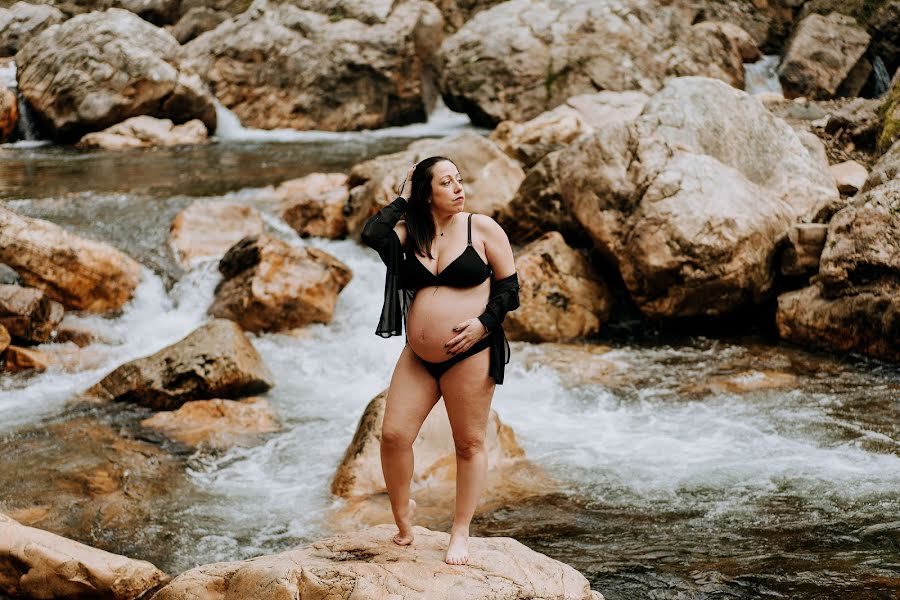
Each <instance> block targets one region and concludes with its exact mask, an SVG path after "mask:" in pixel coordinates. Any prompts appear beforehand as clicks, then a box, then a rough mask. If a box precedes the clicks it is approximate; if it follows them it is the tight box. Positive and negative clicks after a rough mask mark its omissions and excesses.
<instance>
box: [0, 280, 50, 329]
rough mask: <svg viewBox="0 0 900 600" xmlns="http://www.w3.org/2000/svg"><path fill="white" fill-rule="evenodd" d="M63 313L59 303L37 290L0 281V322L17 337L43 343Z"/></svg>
mask: <svg viewBox="0 0 900 600" xmlns="http://www.w3.org/2000/svg"><path fill="white" fill-rule="evenodd" d="M64 315H65V309H63V307H62V304H60V303H59V302H54V301H53V300H51V299H50V298H48V297H47V295H46V294H44V292H42V291H41V290H38V289H34V288H26V287H20V286H18V285H2V284H0V325H3V326H4V327H6V329H7V331H9V333H10V334H12V335H13V336H15V337H16V338H18V339H19V340H24V341H26V342H32V343H41V342H46V341H47V340H49V339H50V337H51V335H52V334H53V330H54V328H55V327H56V326H57V325H58V324H59V322H60V321H62V319H63V316H64Z"/></svg>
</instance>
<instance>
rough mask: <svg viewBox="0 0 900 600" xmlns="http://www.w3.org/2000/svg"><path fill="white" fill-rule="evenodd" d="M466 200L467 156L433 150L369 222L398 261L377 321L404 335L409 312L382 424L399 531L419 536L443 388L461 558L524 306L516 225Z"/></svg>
mask: <svg viewBox="0 0 900 600" xmlns="http://www.w3.org/2000/svg"><path fill="white" fill-rule="evenodd" d="M410 177H411V178H412V181H411V182H410V184H409V185H408V184H407V182H408V181H409V179H410ZM404 190H407V191H406V195H404ZM465 201H466V197H465V192H464V191H463V185H462V178H461V177H460V174H459V170H458V169H457V168H456V165H455V164H453V162H452V161H450V160H449V159H446V158H443V157H440V156H435V157H431V158H427V159H425V160H423V161H421V162H419V163H418V164H417V165H414V166H413V167H412V168H411V169H410V170H409V173H407V176H406V179H405V180H404V184H403V187H402V188H401V190H400V197H398V198H397V199H396V200H394V202H393V203H391V204H390V205H388V206H386V207H385V208H383V209H382V210H381V211H380V212H379V213H378V214H376V215H375V216H374V217H372V218H371V219H369V220H368V221H367V222H366V225H365V228H364V229H363V233H362V239H363V242H364V243H366V244H367V245H369V246H371V247H372V248H374V249H375V250H377V251H378V254H379V255H380V256H381V259H382V260H383V261H384V263H385V265H386V266H387V280H386V283H385V292H384V294H385V297H384V307H383V308H382V311H381V320H380V321H379V324H378V329H377V330H376V333H377V334H378V335H381V336H383V337H389V336H393V335H401V334H402V333H403V331H402V323H403V321H404V320H405V321H406V346H405V347H404V348H403V352H402V353H401V354H400V358H399V360H398V361H397V366H396V367H395V368H394V375H393V377H392V378H391V385H390V388H389V389H388V393H387V401H386V406H385V412H384V425H383V427H382V434H381V466H382V469H383V471H384V481H385V484H386V486H387V490H388V495H389V496H390V499H391V508H392V510H393V512H394V520H395V521H396V523H397V528H398V529H399V531H398V533H397V535H395V536H394V542H395V543H397V544H400V545H407V544H411V543H412V541H413V529H412V524H413V514H414V512H415V508H416V503H415V501H414V500H412V499H411V498H410V497H409V495H410V494H409V484H410V481H411V480H412V474H413V452H412V444H413V442H414V441H415V439H416V436H417V435H418V433H419V429H420V428H421V426H422V423H423V422H424V421H425V417H427V416H428V413H429V412H431V409H432V408H433V407H434V405H435V404H436V403H437V401H438V400H439V399H440V398H441V397H442V396H443V398H444V404H445V405H446V407H447V416H448V417H449V418H450V427H451V429H452V431H453V441H454V444H455V446H456V510H455V513H454V516H453V527H452V529H451V531H450V545H449V547H448V548H447V556H446V559H445V560H446V562H448V563H450V564H454V565H462V564H466V562H468V560H469V549H468V548H469V523H470V522H471V521H472V515H473V514H474V512H475V506H476V504H477V503H478V498H479V496H480V495H481V492H482V490H483V489H484V485H485V480H486V479H487V456H486V455H485V451H484V439H485V432H486V428H487V421H488V414H489V412H490V408H491V398H492V397H493V395H494V386H495V384H500V383H503V370H504V365H505V364H506V363H507V362H508V359H509V345H508V344H507V343H506V336H505V335H504V333H503V328H502V323H503V318H504V316H505V315H506V313H507V312H508V311H510V310H515V309H516V308H517V307H518V306H519V282H518V279H517V277H516V273H515V270H516V268H515V263H514V262H513V254H512V249H511V248H510V245H509V240H508V239H507V237H506V234H505V233H504V231H503V229H501V228H500V226H499V225H497V223H496V222H495V221H494V220H493V219H491V218H490V217H487V216H485V215H473V214H470V213H465V212H463V208H464V206H465ZM492 274H493V277H492Z"/></svg>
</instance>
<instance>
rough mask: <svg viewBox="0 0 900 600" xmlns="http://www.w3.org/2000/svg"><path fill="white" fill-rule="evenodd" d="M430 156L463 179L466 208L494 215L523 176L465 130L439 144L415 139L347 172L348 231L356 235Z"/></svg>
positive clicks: (500, 154) (510, 162)
mask: <svg viewBox="0 0 900 600" xmlns="http://www.w3.org/2000/svg"><path fill="white" fill-rule="evenodd" d="M429 156H445V157H447V158H449V159H451V160H452V161H453V162H454V164H456V166H457V168H459V172H460V173H461V174H462V176H463V180H464V185H465V189H466V207H465V208H466V210H467V211H469V212H474V213H481V214H486V215H489V216H493V215H495V214H497V212H498V211H499V210H501V209H502V208H503V207H504V206H505V205H506V204H508V203H509V201H510V199H511V198H512V197H513V195H514V194H515V193H516V190H517V189H518V188H519V184H521V183H522V180H523V179H524V178H525V173H524V172H523V171H522V168H521V167H520V166H519V165H518V164H517V163H516V162H515V161H514V160H512V159H511V158H510V157H508V156H507V155H506V154H504V153H503V151H502V150H500V149H499V148H498V147H497V145H496V144H494V143H493V142H491V141H490V140H488V139H485V138H483V137H482V136H480V135H478V134H476V133H473V132H465V133H460V134H458V135H454V136H451V137H447V138H443V139H440V140H419V141H417V142H413V143H412V144H410V145H409V147H408V148H407V149H406V150H404V151H402V152H396V153H394V154H385V155H382V156H379V157H377V158H373V159H371V160H367V161H365V162H363V163H360V164H358V165H356V166H355V167H353V169H352V170H351V171H350V180H349V181H348V185H349V186H350V201H349V202H348V204H347V206H348V214H349V216H348V217H347V227H348V229H349V231H350V233H351V234H353V235H354V236H358V235H359V233H360V231H362V227H363V224H364V223H365V221H366V219H368V218H369V217H370V216H372V215H373V214H375V213H376V212H378V211H379V210H380V209H381V208H382V207H383V206H386V205H387V204H390V203H391V202H392V201H393V200H394V198H396V197H397V190H398V189H399V188H400V184H401V183H402V182H403V178H404V177H406V173H407V171H409V167H410V166H411V165H413V164H414V163H416V162H418V161H420V160H422V159H423V158H427V157H429Z"/></svg>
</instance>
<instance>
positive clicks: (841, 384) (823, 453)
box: [0, 114, 900, 599]
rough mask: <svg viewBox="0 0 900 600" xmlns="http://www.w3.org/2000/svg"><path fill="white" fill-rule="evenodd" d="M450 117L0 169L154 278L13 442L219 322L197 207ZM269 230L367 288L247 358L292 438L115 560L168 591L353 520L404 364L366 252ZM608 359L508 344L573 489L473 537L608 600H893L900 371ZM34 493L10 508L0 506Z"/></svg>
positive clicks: (709, 345) (151, 527)
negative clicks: (568, 568)
mask: <svg viewBox="0 0 900 600" xmlns="http://www.w3.org/2000/svg"><path fill="white" fill-rule="evenodd" d="M226 116H227V115H226ZM444 117H446V120H444V121H440V120H439V121H438V122H437V123H439V125H436V124H435V123H432V124H431V125H430V126H419V127H418V128H417V129H406V128H402V129H401V130H395V131H393V132H387V133H386V134H385V133H384V132H382V133H379V134H373V133H356V134H316V133H306V134H300V133H297V132H275V133H270V134H266V133H262V132H254V131H247V130H244V129H243V128H241V127H240V126H239V124H235V123H233V122H232V123H230V124H229V122H228V120H227V119H223V120H222V121H220V122H221V123H223V128H222V129H221V130H220V133H219V135H220V136H221V137H220V139H219V140H218V141H217V142H216V143H214V144H211V145H208V146H201V147H195V148H188V149H177V150H164V149H162V150H161V149H155V150H142V151H126V152H119V153H116V152H106V151H77V150H74V149H71V148H62V147H58V146H42V147H37V148H35V147H21V146H6V147H0V181H2V187H0V196H2V197H4V198H6V200H5V201H4V204H5V205H6V206H7V207H9V208H11V209H13V210H16V211H18V212H21V213H22V214H27V215H31V216H38V217H41V218H46V219H49V220H51V221H54V222H57V223H60V224H62V225H64V226H66V227H67V228H70V229H72V230H73V231H77V232H79V233H81V234H83V235H86V236H90V237H93V238H96V239H100V240H103V241H106V242H109V243H111V244H113V245H115V246H117V247H119V248H121V249H123V250H124V251H126V252H128V253H129V254H130V255H132V256H134V257H135V258H136V259H138V260H139V261H141V262H142V264H144V265H145V267H146V269H145V271H144V278H143V282H142V283H141V285H140V287H139V288H138V291H137V294H136V296H135V298H134V300H132V302H131V303H129V305H128V306H127V307H126V309H125V310H124V311H123V313H122V314H121V315H119V316H117V317H115V318H109V319H104V318H99V317H84V316H81V317H79V316H76V315H72V314H70V315H68V316H67V317H66V318H67V320H69V321H70V322H74V323H79V324H82V325H87V326H88V327H90V328H91V329H92V330H94V331H96V332H98V334H99V336H100V337H101V339H102V341H100V342H98V343H97V344H94V345H93V347H92V352H93V355H94V357H95V364H94V365H93V367H92V368H90V369H87V370H82V371H80V372H76V373H66V372H63V371H61V370H59V369H51V370H49V371H47V372H45V373H42V374H37V375H33V376H26V375H15V376H10V375H3V376H2V378H0V437H2V438H4V439H6V440H12V441H13V442H15V443H16V444H20V445H21V447H23V448H26V449H27V448H28V444H29V443H32V442H31V441H30V440H31V437H30V436H28V435H25V434H24V433H22V432H25V431H27V429H28V428H29V427H34V426H36V425H38V426H39V425H40V424H41V423H43V422H45V421H48V420H51V419H55V418H60V416H61V415H65V414H66V411H67V410H68V409H67V407H66V402H67V400H68V399H69V398H71V397H72V396H73V395H74V394H75V393H77V392H78V391H80V390H82V389H84V388H86V387H87V386H89V385H91V384H92V383H94V382H96V381H97V380H98V379H100V378H101V377H102V376H103V375H104V374H105V373H107V372H108V371H109V370H111V369H112V368H113V367H114V366H116V365H118V364H121V363H123V362H125V361H127V360H130V359H132V358H135V357H138V356H143V355H147V354H150V353H152V352H154V351H156V350H158V349H160V348H162V347H164V346H165V345H167V344H170V343H172V342H174V341H176V340H177V339H179V338H181V337H182V336H184V335H186V334H187V333H189V332H190V331H191V330H193V329H194V328H196V327H197V326H198V325H200V324H201V323H202V322H204V320H205V319H206V316H205V311H206V308H207V306H208V305H209V303H210V299H211V298H212V293H213V289H214V287H215V285H216V283H217V281H218V278H219V274H218V272H217V271H216V269H215V264H214V263H213V262H209V263H204V264H200V265H197V266H196V267H194V268H192V269H191V270H189V271H182V270H181V269H180V268H179V267H178V266H177V265H175V263H174V261H173V259H172V257H171V254H170V250H169V249H168V244H167V242H166V238H167V235H168V226H169V223H170V222H171V219H172V218H173V217H174V216H175V214H177V212H178V211H179V210H181V209H182V208H183V207H185V206H187V205H188V203H190V202H191V201H193V200H195V199H197V198H207V199H212V200H223V201H224V200H229V201H236V202H243V203H247V204H251V205H256V206H260V207H261V208H264V206H261V205H258V204H257V203H256V198H257V197H258V196H259V193H258V188H259V187H260V186H263V185H269V184H273V183H278V182H279V181H281V180H283V179H287V178H290V177H297V176H300V175H303V174H305V173H309V172H313V171H319V170H347V169H349V167H350V166H352V165H353V164H354V163H356V162H358V161H360V160H363V159H364V158H366V157H368V156H372V155H375V154H379V153H383V152H388V151H392V150H395V149H397V148H401V147H403V146H405V145H406V144H407V143H408V142H409V141H410V140H411V139H414V138H416V137H420V136H423V135H443V134H445V133H446V132H447V131H450V130H459V129H460V128H463V127H465V125H464V124H461V123H460V122H459V120H458V117H455V116H454V115H452V114H445V115H444ZM266 222H267V224H268V226H269V227H270V228H271V230H272V232H273V233H274V234H276V235H282V236H284V237H285V238H286V239H289V240H290V241H291V243H294V244H303V243H309V244H312V245H314V246H317V247H319V248H322V249H324V250H326V251H328V252H330V253H332V254H333V255H335V256H337V257H338V258H339V259H341V260H342V261H344V262H345V263H347V264H348V265H349V266H350V267H351V269H352V270H353V273H354V276H353V280H352V281H351V283H350V285H349V286H348V287H347V288H346V289H345V290H344V291H343V292H342V294H341V295H340V297H339V301H338V306H337V310H336V313H335V319H334V321H333V322H332V323H331V324H329V325H316V326H312V327H309V328H307V330H306V331H305V332H304V333H303V335H299V336H295V335H286V334H265V335H260V336H251V339H252V341H253V344H254V346H255V347H256V348H257V350H258V351H259V352H260V353H261V355H262V357H263V360H264V361H265V363H266V364H267V366H268V367H269V368H270V369H271V371H272V372H273V374H274V378H275V381H276V387H275V388H273V389H272V390H271V391H270V392H269V393H268V395H267V398H268V399H269V401H270V402H271V403H272V405H273V406H274V408H275V409H276V411H277V412H278V414H279V416H280V418H281V420H282V423H283V425H284V429H283V430H282V431H281V432H279V433H277V434H273V435H271V436H269V437H268V438H267V439H266V440H265V442H264V443H263V444H261V445H259V446H256V447H252V448H241V449H234V450H231V451H228V452H226V453H224V454H222V455H218V456H215V455H208V454H197V455H193V456H190V457H188V459H187V473H188V479H189V481H190V483H191V486H192V487H191V489H192V490H193V491H191V492H190V493H187V494H184V495H179V496H177V497H173V499H172V501H171V503H170V504H168V505H167V508H166V510H165V511H163V512H161V513H159V514H156V515H153V517H152V518H151V519H149V520H148V522H146V523H145V524H144V526H143V527H142V529H141V530H140V531H135V532H133V535H132V536H131V537H130V539H129V541H128V542H127V543H122V544H121V545H120V546H119V547H117V548H112V549H113V550H114V551H120V552H123V553H126V554H128V555H130V556H135V557H138V558H145V559H147V560H151V561H152V562H154V563H155V564H157V565H158V566H160V567H161V568H163V569H164V570H166V571H167V572H169V573H178V572H180V571H183V570H185V569H188V568H190V567H193V566H195V565H198V564H203V563H207V562H213V561H218V560H234V559H241V558H246V557H250V556H254V555H257V554H261V553H272V552H276V551H279V550H283V549H286V548H289V547H292V546H294V545H297V544H301V543H306V542H309V541H312V540H314V539H316V538H317V537H321V536H323V535H327V534H328V533H329V532H330V525H329V519H328V515H329V513H330V511H331V510H332V509H334V508H335V506H336V505H338V504H339V503H337V502H336V500H335V499H334V498H333V497H332V496H331V494H330V492H329V482H330V479H331V477H332V475H333V473H334V469H335V467H336V465H337V463H338V461H339V460H340V458H341V455H342V453H343V451H344V449H345V448H346V446H347V444H348V443H349V441H350V439H351V437H352V435H353V432H354V430H355V427H356V424H357V421H358V419H359V416H360V415H361V413H362V410H363V408H364V407H365V405H366V403H367V402H368V401H369V400H370V399H371V398H372V397H373V396H374V395H376V394H377V393H378V392H379V391H381V390H382V389H383V388H384V387H385V386H386V385H387V382H388V380H389V377H390V373H391V369H392V367H393V362H394V359H395V357H396V356H397V355H398V354H399V352H400V350H401V347H402V341H401V340H399V339H392V340H383V339H381V338H379V337H377V336H375V335H373V331H374V327H375V322H376V320H377V317H378V312H379V310H380V300H379V297H380V290H381V289H382V286H383V278H382V273H383V272H382V267H381V263H380V262H379V261H378V259H377V257H376V256H375V255H374V253H373V252H371V251H369V250H367V249H364V248H362V247H360V246H359V245H358V244H356V243H355V242H353V241H349V240H345V241H327V240H318V239H312V240H309V241H307V242H303V241H301V240H299V239H297V238H296V237H295V236H293V234H292V232H291V230H290V229H289V228H288V227H287V226H286V225H285V224H284V223H283V222H282V221H280V219H278V218H277V216H275V215H272V214H266ZM598 342H602V340H598ZM605 343H608V344H610V345H609V347H608V348H606V347H601V346H599V345H596V344H594V345H588V346H583V347H569V348H563V347H557V346H542V345H535V344H524V343H515V344H513V361H512V363H511V364H510V367H509V371H508V374H507V383H506V384H505V385H503V386H500V387H498V389H497V393H496V395H495V401H494V407H495V408H496V409H497V411H498V412H499V414H500V416H501V418H502V419H503V420H504V421H505V422H507V423H509V424H510V425H511V426H512V427H513V428H514V430H515V431H516V434H517V436H518V438H519V441H520V443H521V444H522V446H523V447H524V448H525V450H526V452H527V455H528V457H529V458H530V459H531V460H533V461H535V462H536V463H537V464H538V465H539V466H541V467H542V468H544V469H545V470H546V471H547V472H548V473H549V474H550V475H551V476H552V477H553V478H555V479H556V480H557V481H558V483H559V488H558V491H557V492H556V493H554V494H552V495H550V496H542V497H539V498H534V499H532V500H528V501H524V502H515V503H512V504H511V505H509V506H506V507H503V508H500V509H498V510H495V511H492V512H490V513H488V514H485V515H482V516H480V517H478V518H477V519H476V523H475V533H476V535H508V536H513V537H515V538H517V539H519V540H520V541H522V542H523V543H525V544H526V545H528V546H530V547H532V548H534V549H536V550H538V551H540V552H544V553H546V554H548V555H549V556H552V557H553V558H556V559H559V560H562V561H565V562H567V563H569V564H571V565H573V566H574V567H575V568H577V569H579V570H580V571H581V572H582V573H584V574H585V575H586V576H587V577H588V579H589V580H590V581H591V584H592V587H593V588H594V589H597V590H600V591H601V592H603V593H604V594H605V595H606V597H607V598H610V599H625V598H665V599H682V598H760V597H776V598H895V597H897V595H898V594H900V553H898V550H900V401H898V399H900V369H898V368H897V367H894V366H889V365H885V364H883V363H879V362H877V361H869V360H865V359H861V358H858V357H847V356H841V357H834V356H829V355H826V354H816V353H810V352H806V351H803V350H799V349H796V348H793V347H789V346H786V345H780V344H777V343H775V342H772V341H770V340H764V339H757V338H741V339H709V338H702V337H697V338H685V339H679V340H655V341H652V342H648V341H641V340H630V341H625V342H622V341H616V342H615V343H612V342H605ZM17 492H18V490H17V489H7V490H3V491H2V492H0V503H2V502H3V501H4V500H5V501H11V500H13V499H14V498H15V496H16V494H17ZM163 540H165V544H163V543H162V541H163Z"/></svg>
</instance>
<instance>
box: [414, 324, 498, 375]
mask: <svg viewBox="0 0 900 600" xmlns="http://www.w3.org/2000/svg"><path fill="white" fill-rule="evenodd" d="M492 337H493V336H491V335H488V336H486V337H484V338H482V339H480V340H478V341H477V342H475V343H474V344H472V347H471V348H469V349H468V350H466V351H465V352H460V353H459V354H457V355H456V356H453V357H451V358H448V359H447V360H445V361H441V362H428V361H427V360H422V358H421V357H419V355H418V354H416V358H418V359H419V360H420V361H421V362H422V365H423V366H424V367H425V370H426V371H428V372H429V373H431V376H432V377H434V378H435V379H437V380H440V379H441V376H442V375H443V374H444V373H446V372H447V371H448V370H449V369H450V367H452V366H453V365H455V364H456V363H458V362H460V361H463V360H465V359H467V358H469V357H470V356H474V355H476V354H478V353H479V352H481V351H482V350H487V349H488V348H490V347H491V343H492ZM413 354H415V352H413Z"/></svg>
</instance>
